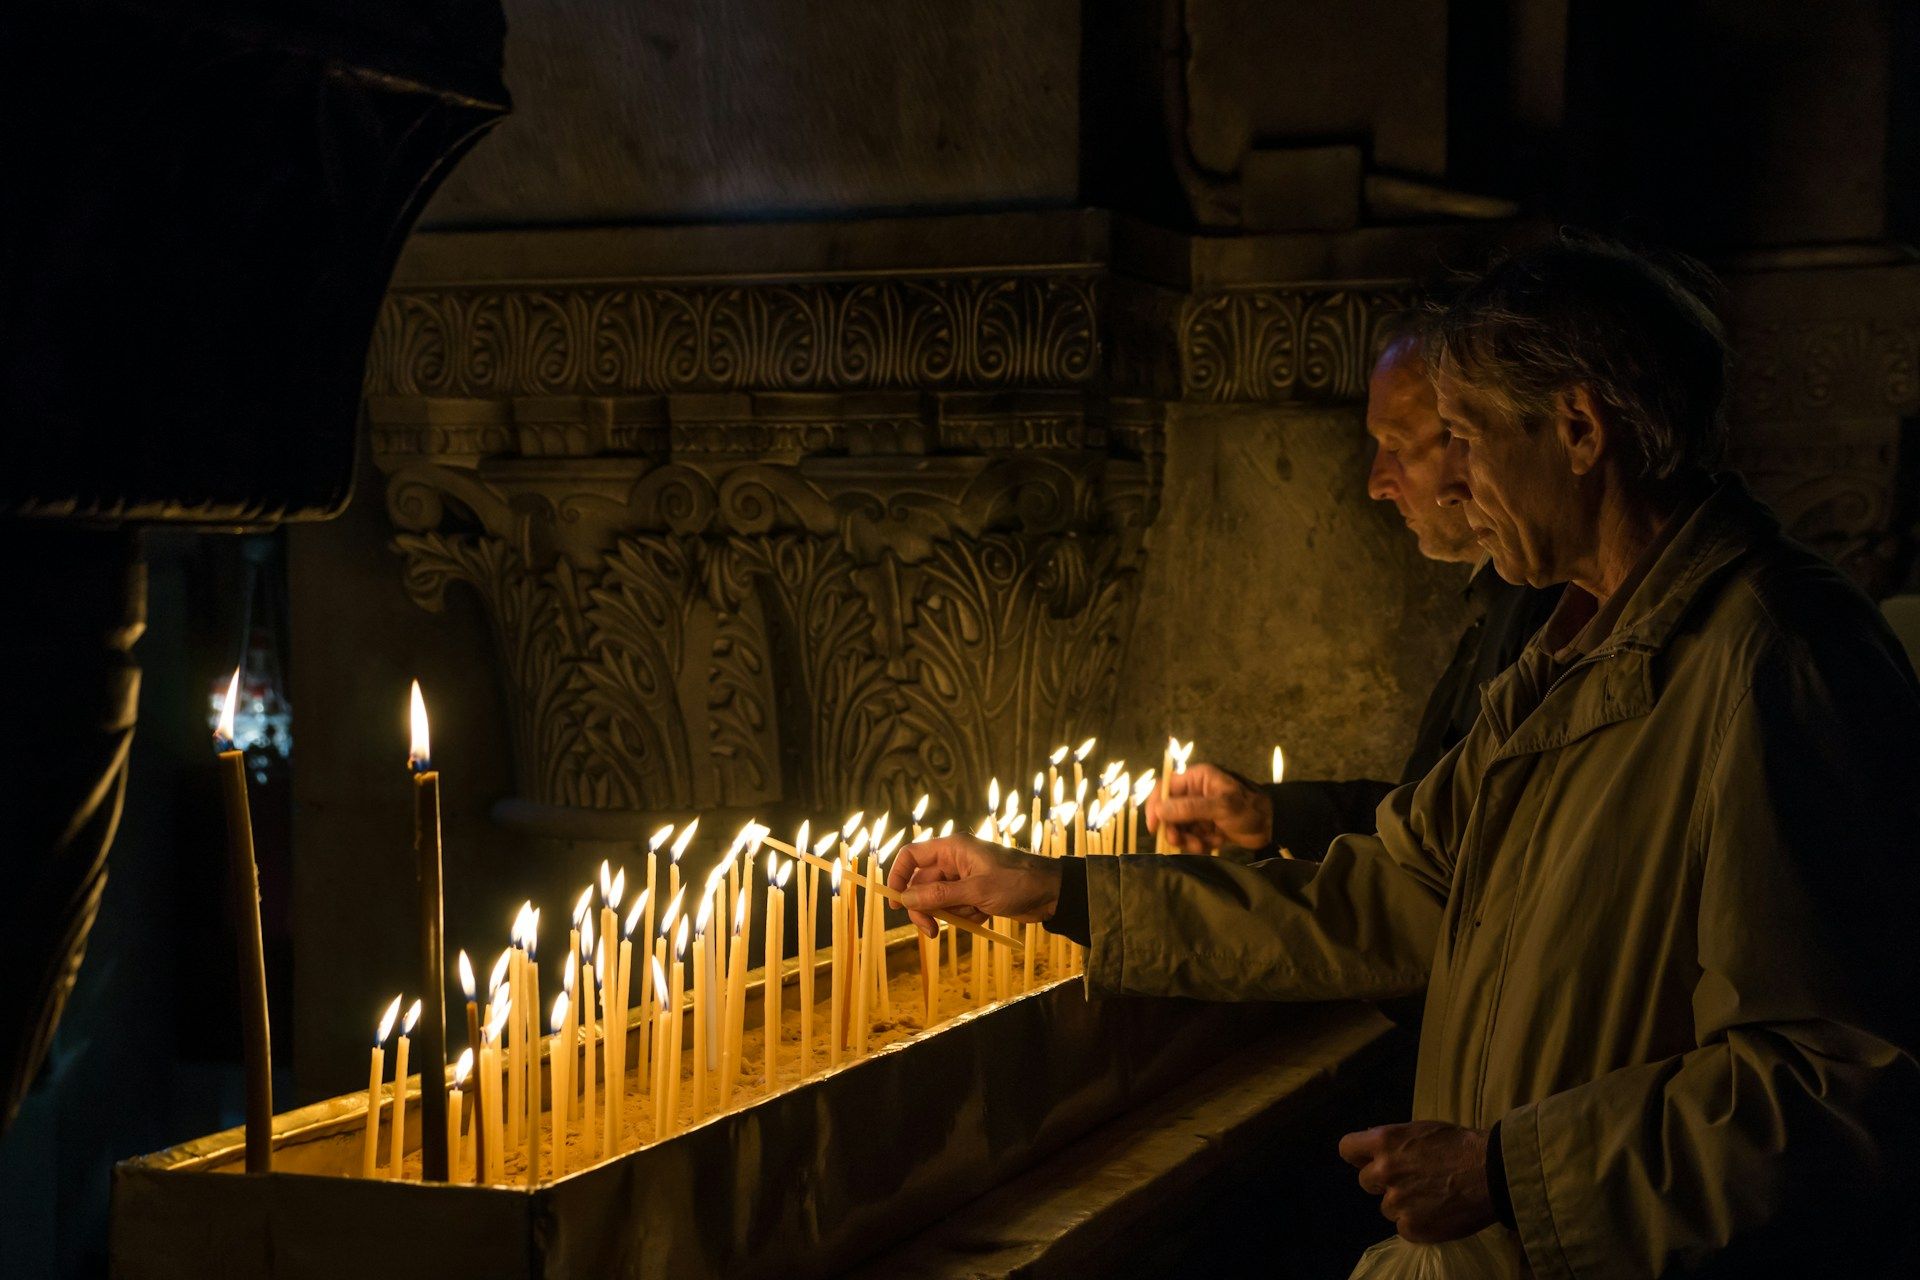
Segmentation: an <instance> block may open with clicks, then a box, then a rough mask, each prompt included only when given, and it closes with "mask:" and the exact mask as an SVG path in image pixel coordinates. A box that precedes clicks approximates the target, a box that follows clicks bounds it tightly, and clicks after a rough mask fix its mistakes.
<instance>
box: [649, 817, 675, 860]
mask: <svg viewBox="0 0 1920 1280" xmlns="http://www.w3.org/2000/svg"><path fill="white" fill-rule="evenodd" d="M671 839H673V824H672V823H671V822H669V823H668V824H667V825H666V826H664V827H661V828H660V829H659V830H658V831H656V832H654V833H653V834H652V835H651V836H649V837H647V852H648V853H658V852H660V846H661V845H663V844H665V843H666V842H667V841H669V840H671Z"/></svg>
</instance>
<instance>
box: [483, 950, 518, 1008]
mask: <svg viewBox="0 0 1920 1280" xmlns="http://www.w3.org/2000/svg"><path fill="white" fill-rule="evenodd" d="M512 959H513V948H512V947H506V948H503V949H502V950H501V952H500V958H499V959H498V960H495V961H494V962H493V973H492V974H491V975H489V976H488V978H487V998H488V999H489V1000H491V999H492V998H493V995H494V993H495V992H496V991H498V990H500V984H501V983H503V982H505V981H506V980H507V965H508V964H509V963H510V962H511V961H512Z"/></svg>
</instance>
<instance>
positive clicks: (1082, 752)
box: [1073, 738, 1098, 762]
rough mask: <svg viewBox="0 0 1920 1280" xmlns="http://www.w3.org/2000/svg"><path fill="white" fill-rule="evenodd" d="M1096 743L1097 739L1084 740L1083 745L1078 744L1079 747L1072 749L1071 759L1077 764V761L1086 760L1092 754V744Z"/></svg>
mask: <svg viewBox="0 0 1920 1280" xmlns="http://www.w3.org/2000/svg"><path fill="white" fill-rule="evenodd" d="M1096 741H1098V739H1095V738H1088V739H1087V740H1086V741H1085V742H1083V743H1081V744H1080V745H1079V746H1077V747H1075V748H1074V749H1073V758H1074V760H1075V761H1076V762H1077V761H1081V760H1085V759H1086V758H1087V757H1088V756H1090V755H1092V754H1093V744H1094V743H1095V742H1096Z"/></svg>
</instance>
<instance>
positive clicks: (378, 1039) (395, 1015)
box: [373, 996, 405, 1045]
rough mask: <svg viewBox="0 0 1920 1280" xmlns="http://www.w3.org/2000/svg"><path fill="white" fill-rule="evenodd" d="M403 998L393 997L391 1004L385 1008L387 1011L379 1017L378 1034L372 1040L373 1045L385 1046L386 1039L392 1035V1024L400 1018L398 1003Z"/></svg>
mask: <svg viewBox="0 0 1920 1280" xmlns="http://www.w3.org/2000/svg"><path fill="white" fill-rule="evenodd" d="M404 998H405V997H403V996H395V997H394V998H393V1003H392V1004H390V1005H388V1006H387V1011H386V1012H385V1013H383V1014H381V1015H380V1034H379V1035H377V1036H375V1037H374V1038H373V1042H374V1044H376V1045H382V1044H385V1043H386V1042H387V1037H388V1036H391V1035H392V1034H393V1024H394V1023H395V1022H396V1021H398V1020H399V1018H400V1001H401V1000H402V999H404Z"/></svg>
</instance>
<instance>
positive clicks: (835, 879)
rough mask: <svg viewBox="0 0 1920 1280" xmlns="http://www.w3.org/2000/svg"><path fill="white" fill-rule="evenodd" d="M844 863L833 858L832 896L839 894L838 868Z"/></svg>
mask: <svg viewBox="0 0 1920 1280" xmlns="http://www.w3.org/2000/svg"><path fill="white" fill-rule="evenodd" d="M845 865H846V864H845V863H842V862H841V861H839V860H838V859H835V860H834V864H833V896H834V897H836V898H837V897H839V896H840V869H841V867H843V866H845ZM835 963H838V962H837V961H836V962H835Z"/></svg>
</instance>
